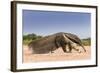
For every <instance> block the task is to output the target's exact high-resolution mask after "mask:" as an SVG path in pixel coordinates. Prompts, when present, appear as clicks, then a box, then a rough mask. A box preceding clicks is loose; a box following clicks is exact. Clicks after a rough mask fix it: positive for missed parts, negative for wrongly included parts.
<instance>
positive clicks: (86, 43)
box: [23, 33, 91, 46]
mask: <svg viewBox="0 0 100 73" xmlns="http://www.w3.org/2000/svg"><path fill="white" fill-rule="evenodd" d="M40 38H42V36H40V35H36V34H34V33H32V34H28V35H24V36H23V44H24V45H28V44H29V43H30V42H31V41H32V40H36V39H40ZM81 41H82V43H83V45H84V46H90V45H91V39H90V38H86V39H81Z"/></svg>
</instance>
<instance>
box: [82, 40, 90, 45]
mask: <svg viewBox="0 0 100 73" xmlns="http://www.w3.org/2000/svg"><path fill="white" fill-rule="evenodd" d="M82 43H83V45H84V46H90V45H91V38H86V39H82Z"/></svg>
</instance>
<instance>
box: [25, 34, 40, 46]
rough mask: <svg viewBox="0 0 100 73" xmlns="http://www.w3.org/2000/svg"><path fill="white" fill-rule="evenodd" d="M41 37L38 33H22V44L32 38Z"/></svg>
mask: <svg viewBox="0 0 100 73" xmlns="http://www.w3.org/2000/svg"><path fill="white" fill-rule="evenodd" d="M39 38H42V36H40V35H36V34H34V33H32V34H28V35H24V36H23V44H25V45H27V44H28V43H30V42H31V41H32V40H36V39H39Z"/></svg>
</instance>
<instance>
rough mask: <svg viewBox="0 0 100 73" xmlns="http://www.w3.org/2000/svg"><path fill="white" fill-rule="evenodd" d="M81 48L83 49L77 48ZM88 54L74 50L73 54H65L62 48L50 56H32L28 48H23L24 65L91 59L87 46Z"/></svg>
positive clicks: (89, 49)
mask: <svg viewBox="0 0 100 73" xmlns="http://www.w3.org/2000/svg"><path fill="white" fill-rule="evenodd" d="M77 48H80V49H81V47H77ZM85 49H86V52H81V53H79V52H77V51H75V50H72V53H64V52H63V50H62V48H59V49H57V50H55V51H54V53H48V54H32V51H31V50H29V49H28V46H25V45H24V46H23V63H31V62H43V61H64V60H84V59H90V58H91V48H90V46H85Z"/></svg>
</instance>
